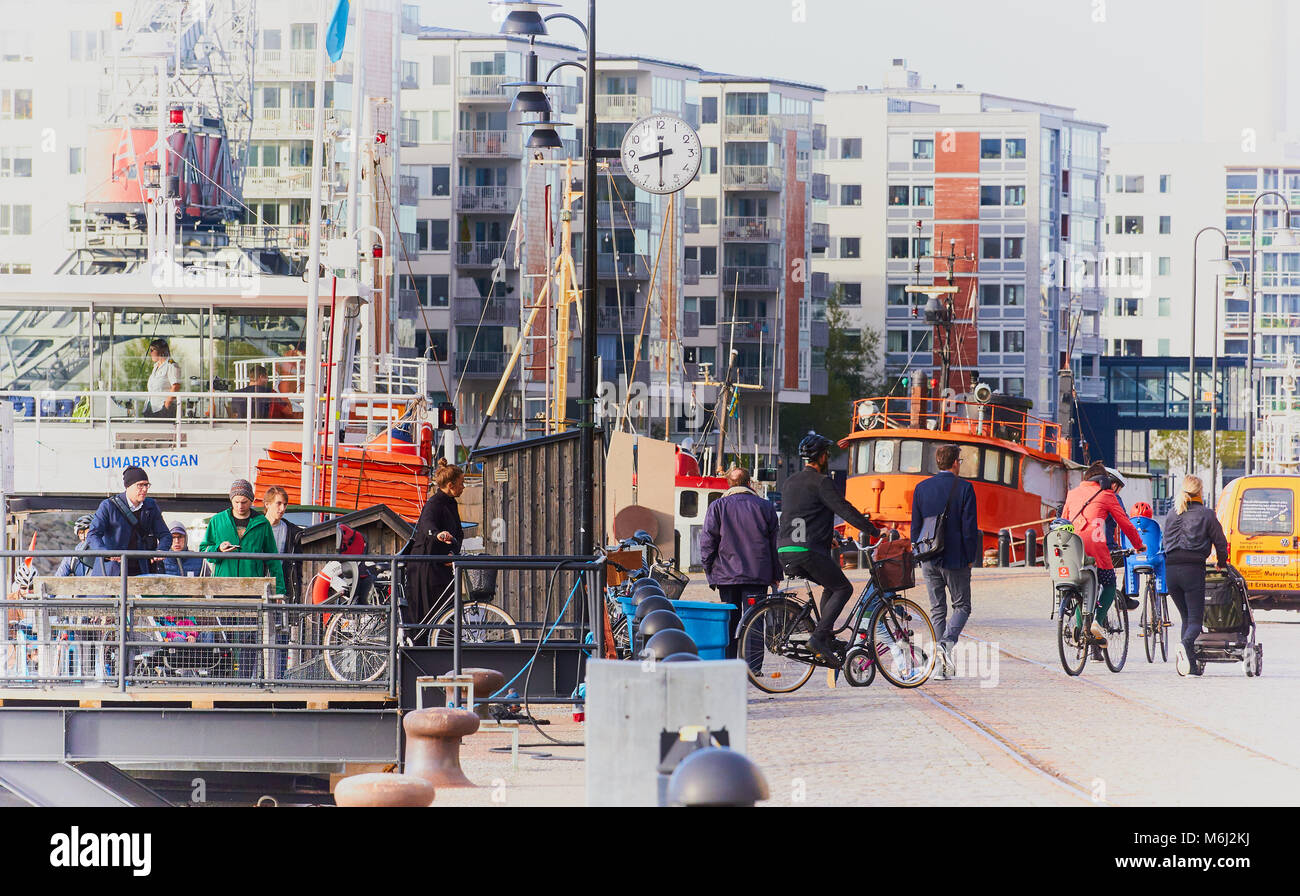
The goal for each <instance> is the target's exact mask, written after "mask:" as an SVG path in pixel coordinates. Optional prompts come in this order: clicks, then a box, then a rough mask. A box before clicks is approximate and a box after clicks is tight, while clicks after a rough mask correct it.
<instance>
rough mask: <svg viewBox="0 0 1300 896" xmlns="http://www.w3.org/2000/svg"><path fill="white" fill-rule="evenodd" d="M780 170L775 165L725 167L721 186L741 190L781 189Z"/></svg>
mask: <svg viewBox="0 0 1300 896" xmlns="http://www.w3.org/2000/svg"><path fill="white" fill-rule="evenodd" d="M781 180H782V178H781V169H780V168H778V167H776V166H775V165H725V166H723V169H722V185H723V186H724V187H728V188H732V189H741V190H779V189H781Z"/></svg>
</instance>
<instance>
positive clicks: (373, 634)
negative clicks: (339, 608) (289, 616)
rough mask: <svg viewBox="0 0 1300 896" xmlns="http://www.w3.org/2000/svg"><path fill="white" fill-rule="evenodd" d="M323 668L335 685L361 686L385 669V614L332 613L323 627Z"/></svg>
mask: <svg viewBox="0 0 1300 896" xmlns="http://www.w3.org/2000/svg"><path fill="white" fill-rule="evenodd" d="M323 641H324V645H325V647H326V648H334V649H332V650H331V649H326V650H324V651H322V652H323V653H324V654H325V668H326V670H327V671H328V672H329V674H330V677H332V678H333V679H334V680H335V681H343V682H351V683H354V684H362V683H365V682H368V681H374V680H375V679H376V678H378V677H379V676H380V675H382V674H383V673H384V671H385V670H386V669H387V668H388V614H387V613H385V612H384V611H383V610H379V609H376V610H371V611H361V612H356V613H334V614H333V615H332V616H331V617H330V622H329V625H327V626H326V627H325V637H324V639H323Z"/></svg>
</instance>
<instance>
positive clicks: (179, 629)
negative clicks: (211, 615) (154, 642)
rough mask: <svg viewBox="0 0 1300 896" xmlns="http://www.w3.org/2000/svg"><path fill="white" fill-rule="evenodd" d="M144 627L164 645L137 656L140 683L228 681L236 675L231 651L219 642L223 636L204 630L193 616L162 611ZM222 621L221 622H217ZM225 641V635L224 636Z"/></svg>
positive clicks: (147, 649)
mask: <svg viewBox="0 0 1300 896" xmlns="http://www.w3.org/2000/svg"><path fill="white" fill-rule="evenodd" d="M150 621H151V622H152V624H151V625H147V626H145V630H146V631H150V632H151V633H152V634H153V636H154V637H155V638H157V639H158V640H159V641H161V642H162V643H161V644H160V645H159V646H158V647H156V648H144V649H142V650H141V652H140V653H137V654H136V656H135V677H136V679H137V681H139V680H142V679H144V680H159V679H167V678H229V677H231V676H233V675H234V663H233V660H232V651H231V648H230V647H228V646H227V645H226V644H225V643H218V636H219V635H220V633H214V632H212V631H209V630H204V629H203V627H202V626H201V625H200V623H199V621H198V620H197V619H196V618H194V617H193V616H183V615H180V614H179V613H176V612H175V611H173V610H167V609H163V610H161V612H159V613H157V614H156V615H153V616H151V617H150ZM217 621H218V622H219V620H217ZM221 639H222V641H224V636H221Z"/></svg>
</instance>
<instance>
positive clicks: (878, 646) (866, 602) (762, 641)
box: [737, 542, 938, 694]
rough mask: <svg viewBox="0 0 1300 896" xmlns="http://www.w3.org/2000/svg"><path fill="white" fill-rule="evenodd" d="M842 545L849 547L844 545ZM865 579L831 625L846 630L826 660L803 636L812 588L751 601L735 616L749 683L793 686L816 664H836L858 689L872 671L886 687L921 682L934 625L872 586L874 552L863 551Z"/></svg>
mask: <svg viewBox="0 0 1300 896" xmlns="http://www.w3.org/2000/svg"><path fill="white" fill-rule="evenodd" d="M843 546H844V547H848V548H849V549H850V550H856V545H854V544H852V543H851V542H848V543H844V544H843ZM864 556H865V557H866V558H867V568H868V570H869V572H870V579H869V580H868V582H867V584H866V586H865V587H864V588H863V589H862V591H861V593H860V594H859V595H858V599H857V602H856V603H855V604H854V605H853V609H852V610H851V611H850V612H849V615H848V619H847V620H846V622H845V624H844V625H842V626H840V627H839V628H837V629H836V630H835V634H837V635H838V634H839V633H840V632H846V631H847V632H850V633H851V635H850V639H849V648H848V649H847V650H846V651H844V652H843V653H842V654H840V653H836V654H835V655H834V656H833V657H832V659H831V660H830V661H824V660H821V659H818V657H817V655H816V654H814V653H813V651H812V650H810V649H809V648H808V639H809V638H810V637H811V636H812V633H813V629H814V628H815V627H816V626H817V622H818V621H819V619H820V615H819V611H818V609H817V602H816V601H815V600H813V596H812V587H811V585H809V586H807V588H806V592H805V594H804V595H800V594H799V592H798V591H796V590H794V589H793V588H792V587H785V588H782V589H781V590H779V591H777V592H775V593H774V594H772V595H770V596H768V597H765V598H763V599H761V600H759V601H757V602H756V603H755V604H754V605H753V606H752V607H750V608H749V609H748V610H746V611H745V614H744V616H742V617H741V620H740V626H739V630H738V638H739V645H738V648H737V652H738V655H739V659H742V660H744V661H745V662H746V664H747V665H748V667H749V668H748V674H749V680H750V681H751V682H752V683H753V684H754V686H755V687H757V688H758V689H759V690H761V691H765V692H767V693H769V694H788V693H791V692H792V691H796V690H798V689H799V688H801V687H803V685H804V684H805V683H806V682H807V681H808V679H809V678H811V677H812V673H813V669H814V668H816V667H818V666H821V667H824V668H830V669H842V670H843V672H844V677H845V679H846V680H847V681H848V683H849V684H850V685H853V686H854V687H866V686H867V685H869V684H871V682H872V681H873V680H874V679H875V676H876V670H877V669H879V670H880V674H881V675H883V676H884V677H885V680H886V681H888V682H889V683H890V684H892V685H894V686H896V687H900V688H914V687H918V686H920V685H922V684H924V683H925V682H926V680H928V679H929V677H930V674H931V673H932V672H933V671H934V665H935V660H936V658H937V657H938V647H937V645H936V643H935V635H934V625H933V624H932V623H931V622H930V617H929V615H927V614H926V612H925V610H923V609H921V607H920V605H919V604H917V603H916V602H915V601H912V600H910V599H908V598H905V597H902V596H900V595H899V594H898V593H897V592H895V591H890V590H887V589H885V588H882V587H881V586H880V579H879V574H878V569H877V566H876V562H875V557H874V553H873V552H871V551H866V552H864Z"/></svg>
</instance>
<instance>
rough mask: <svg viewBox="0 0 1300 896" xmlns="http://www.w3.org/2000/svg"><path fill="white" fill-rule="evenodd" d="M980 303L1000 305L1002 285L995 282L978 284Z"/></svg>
mask: <svg viewBox="0 0 1300 896" xmlns="http://www.w3.org/2000/svg"><path fill="white" fill-rule="evenodd" d="M980 304H981V305H1001V304H1002V287H1001V286H999V285H998V284H996V283H981V284H980Z"/></svg>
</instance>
